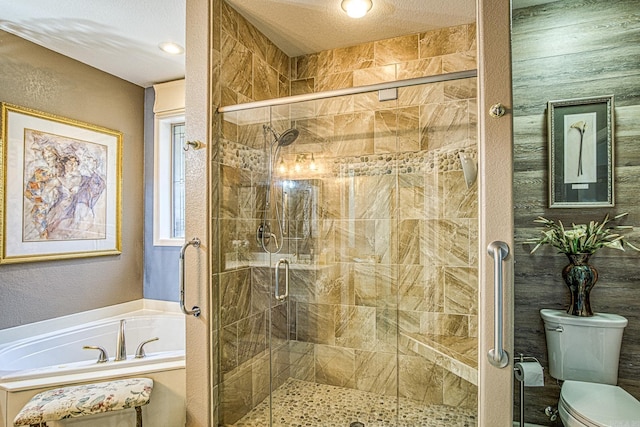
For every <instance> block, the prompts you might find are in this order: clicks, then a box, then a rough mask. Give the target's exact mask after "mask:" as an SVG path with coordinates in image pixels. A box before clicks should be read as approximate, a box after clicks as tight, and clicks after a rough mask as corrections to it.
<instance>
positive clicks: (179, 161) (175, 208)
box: [171, 123, 185, 238]
mask: <svg viewBox="0 0 640 427" xmlns="http://www.w3.org/2000/svg"><path fill="white" fill-rule="evenodd" d="M184 143H185V141H184V123H175V124H172V125H171V144H172V147H173V150H172V174H171V177H172V180H171V184H172V185H171V191H172V197H171V200H172V203H171V208H172V213H173V215H172V218H173V221H172V227H171V237H177V238H184V216H185V204H184V203H185V202H184V200H185V199H184V191H185V190H184V149H183V147H184Z"/></svg>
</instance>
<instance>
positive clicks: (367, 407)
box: [233, 379, 477, 427]
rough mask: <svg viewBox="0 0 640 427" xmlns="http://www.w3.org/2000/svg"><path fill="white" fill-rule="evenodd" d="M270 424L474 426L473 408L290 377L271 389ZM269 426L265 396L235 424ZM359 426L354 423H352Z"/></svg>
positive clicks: (286, 426) (301, 426) (285, 426)
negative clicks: (421, 402) (427, 403)
mask: <svg viewBox="0 0 640 427" xmlns="http://www.w3.org/2000/svg"><path fill="white" fill-rule="evenodd" d="M272 399H273V402H274V405H275V409H274V415H273V426H274V427H349V426H350V425H351V424H352V423H355V422H360V423H362V424H363V425H364V427H442V426H447V427H473V426H477V418H476V411H475V410H472V409H464V408H456V407H452V406H445V405H431V406H421V405H419V404H416V403H413V402H410V401H407V400H406V399H403V400H401V402H400V408H399V411H400V417H399V420H398V423H397V424H396V411H397V409H396V399H395V398H393V397H387V396H380V395H377V394H373V393H367V392H363V391H359V390H353V389H347V388H342V387H334V386H329V385H324V384H315V383H310V382H306V381H300V380H294V379H289V380H287V381H286V382H285V383H284V384H283V385H282V386H281V387H279V388H278V389H277V390H276V391H274V392H273V396H272ZM268 425H269V398H267V399H265V400H264V401H263V402H262V403H260V404H259V405H258V406H256V407H255V408H254V409H253V410H252V411H251V412H249V413H248V414H247V415H245V416H244V417H243V418H242V419H240V420H239V421H238V422H237V423H236V424H234V425H233V426H234V427H266V426H268ZM355 425H358V424H355Z"/></svg>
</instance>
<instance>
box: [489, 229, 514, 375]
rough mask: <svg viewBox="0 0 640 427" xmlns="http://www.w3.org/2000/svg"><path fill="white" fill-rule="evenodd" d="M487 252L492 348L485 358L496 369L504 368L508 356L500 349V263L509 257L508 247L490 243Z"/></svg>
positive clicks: (501, 329)
mask: <svg viewBox="0 0 640 427" xmlns="http://www.w3.org/2000/svg"><path fill="white" fill-rule="evenodd" d="M487 252H488V253H489V255H491V257H493V304H494V319H493V322H494V323H493V348H492V349H491V350H489V353H488V354H487V357H488V358H489V363H491V364H492V365H493V366H495V367H496V368H504V367H505V366H507V365H508V364H509V355H508V354H507V352H506V351H505V350H504V348H502V337H503V326H502V318H503V316H502V314H503V313H502V300H503V298H502V297H503V295H502V262H503V261H504V260H505V258H506V257H507V255H509V246H508V245H507V244H506V243H504V242H499V241H495V242H491V243H489V246H488V247H487Z"/></svg>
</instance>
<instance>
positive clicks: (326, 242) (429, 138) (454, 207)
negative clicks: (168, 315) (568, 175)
mask: <svg viewBox="0 0 640 427" xmlns="http://www.w3.org/2000/svg"><path fill="white" fill-rule="evenodd" d="M475 96H476V80H475V79H465V80H458V81H451V82H443V83H432V84H428V85H419V86H411V87H404V88H399V89H398V97H397V99H393V100H389V101H379V99H378V93H377V92H372V93H363V94H356V95H348V96H342V97H335V98H329V99H322V100H315V101H307V102H304V103H296V104H290V105H286V106H277V107H270V108H260V109H255V110H254V111H243V112H239V113H233V114H226V113H225V115H224V118H223V120H224V123H225V124H224V125H223V126H222V128H223V133H224V134H225V135H233V136H234V137H235V138H237V141H236V142H235V143H236V144H238V145H237V146H234V148H235V153H243V156H241V157H239V158H238V162H237V166H238V167H231V163H233V162H232V160H233V159H235V158H234V157H233V156H229V159H226V160H225V159H223V162H222V163H223V165H222V166H221V168H222V173H221V184H222V186H223V194H224V195H226V196H225V197H226V198H225V200H227V199H228V200H229V201H230V203H228V205H230V206H233V208H230V209H228V210H229V212H228V214H227V215H226V216H227V217H228V218H227V219H226V222H224V223H223V224H222V230H221V233H222V234H223V235H224V234H225V233H226V234H227V237H224V238H223V239H222V241H223V242H226V241H229V242H231V246H230V247H229V248H228V250H227V251H223V252H225V254H226V257H227V263H226V267H227V269H226V271H225V272H224V273H223V274H221V286H220V289H221V295H220V304H221V306H220V312H221V321H220V327H221V329H220V342H221V358H220V359H221V377H222V384H221V399H220V401H221V417H220V419H221V425H243V426H248V425H255V426H265V425H273V426H285V425H291V424H292V423H300V424H302V425H305V424H308V425H313V426H323V425H332V424H335V425H345V426H348V425H354V426H359V425H365V426H366V425H390V426H407V427H408V426H415V425H422V423H425V422H427V421H428V420H438V419H455V420H457V421H456V422H458V421H459V422H460V423H461V424H459V425H473V420H474V419H475V418H474V417H475V415H476V412H477V408H476V401H477V347H478V346H477V338H476V329H477V313H478V307H477V302H476V301H477V298H476V295H477V288H478V267H477V261H478V256H477V250H476V247H475V242H474V238H475V236H477V233H478V225H477V224H478V219H477V207H478V205H477V191H476V185H475V183H474V182H466V181H465V175H464V173H463V171H462V163H461V160H460V159H461V157H465V156H466V157H465V158H470V159H475V157H476V156H477V148H476V138H475V134H476V128H475V123H474V121H473V118H474V115H475V111H474V105H475ZM290 128H294V129H296V130H297V131H298V132H299V136H298V137H297V138H296V139H295V140H294V141H292V142H290V143H288V144H286V145H283V146H281V147H280V146H279V143H278V140H279V138H281V137H282V135H284V134H285V133H286V132H287V130H288V129H290ZM239 141H244V142H242V143H241V142H239ZM229 145H231V144H230V143H229ZM227 153H233V151H231V150H228V151H227ZM225 161H226V162H227V163H228V164H227V165H225V164H224V162H225ZM234 161H235V160H234ZM267 200H268V201H267ZM231 201H233V202H231ZM226 205H227V204H225V203H223V206H226ZM261 235H262V237H261ZM265 235H266V236H267V237H268V238H267V239H266V240H265V238H264V236H265ZM234 242H235V243H234ZM276 279H277V280H276ZM287 282H288V285H287ZM285 294H286V296H285ZM443 417H444V418H443ZM357 423H362V424H357ZM465 423H467V424H465Z"/></svg>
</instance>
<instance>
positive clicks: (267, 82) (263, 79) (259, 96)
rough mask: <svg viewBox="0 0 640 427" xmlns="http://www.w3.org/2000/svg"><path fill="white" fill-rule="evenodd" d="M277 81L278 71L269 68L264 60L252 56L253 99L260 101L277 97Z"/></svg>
mask: <svg viewBox="0 0 640 427" xmlns="http://www.w3.org/2000/svg"><path fill="white" fill-rule="evenodd" d="M279 82H280V80H279V77H278V72H277V71H276V70H274V69H273V68H271V67H270V66H269V65H268V64H267V63H266V62H265V61H263V60H262V59H260V58H258V57H256V56H254V58H253V99H255V100H256V101H262V100H265V99H274V98H277V97H278V90H279V89H278V85H279Z"/></svg>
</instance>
